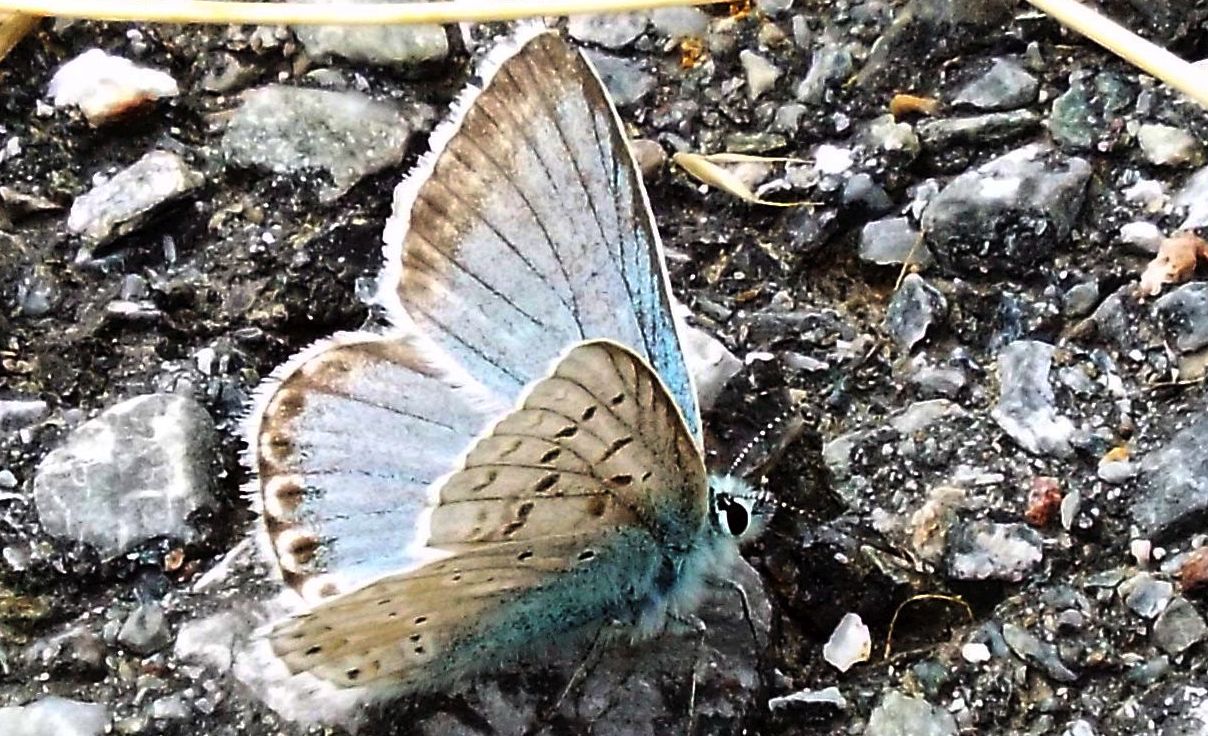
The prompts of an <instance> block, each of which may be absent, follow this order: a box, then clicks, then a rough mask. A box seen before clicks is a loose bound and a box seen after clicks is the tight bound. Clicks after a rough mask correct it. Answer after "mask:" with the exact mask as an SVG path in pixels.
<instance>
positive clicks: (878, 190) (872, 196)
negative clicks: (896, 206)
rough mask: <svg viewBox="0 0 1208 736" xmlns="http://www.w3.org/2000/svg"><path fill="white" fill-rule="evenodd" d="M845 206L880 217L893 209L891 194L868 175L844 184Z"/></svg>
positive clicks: (854, 178) (857, 177) (857, 176)
mask: <svg viewBox="0 0 1208 736" xmlns="http://www.w3.org/2000/svg"><path fill="white" fill-rule="evenodd" d="M843 205H844V206H846V207H859V208H861V209H862V210H864V211H865V212H869V213H871V214H874V215H879V214H881V213H883V212H887V211H889V210H890V209H892V208H893V200H892V199H890V197H889V194H888V193H887V192H886V191H885V190H884V189H883V188H882V187H881V185H880V184H877V182H876V180H875V179H873V178H872V177H871V176H870V175H868V174H863V173H861V174H856V175H855V176H852V177H851V178H850V179H848V180H847V181H846V182H845V183H844V184H843Z"/></svg>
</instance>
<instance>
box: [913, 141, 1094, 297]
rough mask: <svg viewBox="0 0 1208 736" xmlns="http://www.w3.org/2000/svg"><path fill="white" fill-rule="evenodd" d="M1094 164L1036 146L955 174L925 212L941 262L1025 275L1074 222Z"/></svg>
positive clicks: (924, 220) (926, 229)
mask: <svg viewBox="0 0 1208 736" xmlns="http://www.w3.org/2000/svg"><path fill="white" fill-rule="evenodd" d="M1090 177H1091V167H1090V164H1088V163H1087V162H1086V161H1085V160H1083V159H1081V158H1068V157H1065V156H1062V155H1061V154H1058V153H1056V152H1055V151H1054V150H1053V149H1052V148H1051V147H1049V146H1047V145H1045V144H1040V143H1034V144H1030V145H1027V146H1024V147H1023V148H1019V149H1017V150H1014V151H1011V152H1010V153H1007V154H1005V155H1003V156H1000V157H999V158H996V159H994V160H992V161H990V162H988V163H986V164H983V165H982V166H979V167H978V168H976V169H974V170H972V171H967V172H965V173H964V174H961V175H960V176H958V177H956V178H955V179H953V180H952V181H951V182H950V183H949V184H948V185H947V186H946V187H944V189H943V190H942V191H941V192H940V193H939V194H938V195H936V196H935V197H934V198H933V199H932V200H931V202H930V204H929V205H928V206H927V209H926V210H924V212H923V218H922V224H923V231H924V232H925V233H927V241H928V243H929V244H930V245H931V247H932V248H931V249H932V253H933V254H934V255H935V257H936V259H937V260H938V261H939V262H940V263H942V264H944V265H947V266H949V267H951V268H954V269H956V270H958V271H962V272H966V273H1006V274H1025V273H1027V272H1028V271H1029V270H1030V269H1031V267H1032V266H1034V265H1036V264H1038V263H1041V262H1043V261H1045V260H1047V259H1048V258H1049V256H1050V255H1051V254H1052V252H1053V251H1054V250H1055V249H1056V248H1057V247H1059V246H1060V245H1061V244H1062V243H1063V242H1064V241H1065V239H1066V238H1067V237H1069V234H1070V231H1071V230H1072V229H1073V227H1074V223H1075V222H1076V221H1077V218H1078V212H1079V210H1080V209H1081V208H1082V200H1083V195H1084V193H1085V190H1086V185H1087V182H1088V181H1090Z"/></svg>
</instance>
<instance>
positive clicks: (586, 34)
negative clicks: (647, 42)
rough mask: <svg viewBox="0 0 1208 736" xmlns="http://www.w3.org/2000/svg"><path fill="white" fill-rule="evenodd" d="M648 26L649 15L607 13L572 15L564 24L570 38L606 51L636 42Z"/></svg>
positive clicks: (643, 13) (641, 13)
mask: <svg viewBox="0 0 1208 736" xmlns="http://www.w3.org/2000/svg"><path fill="white" fill-rule="evenodd" d="M648 25H650V14H649V13H646V12H636V13H607V14H602V15H584V14H580V15H572V16H571V17H570V20H569V21H567V23H566V32H567V33H569V34H570V36H571V38H574V39H575V40H576V41H582V42H584V43H593V44H595V45H597V46H603V47H604V48H608V49H619V48H622V47H624V46H628V45H629V44H631V43H633V42H634V41H636V40H637V38H638V36H640V35H642V33H644V32H645V31H646V26H648Z"/></svg>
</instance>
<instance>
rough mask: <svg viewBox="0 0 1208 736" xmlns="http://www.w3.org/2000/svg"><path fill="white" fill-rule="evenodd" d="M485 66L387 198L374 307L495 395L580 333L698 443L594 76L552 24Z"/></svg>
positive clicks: (612, 118)
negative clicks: (632, 363)
mask: <svg viewBox="0 0 1208 736" xmlns="http://www.w3.org/2000/svg"><path fill="white" fill-rule="evenodd" d="M495 64H496V65H495V66H493V67H492V66H491V65H490V64H488V69H487V72H486V73H484V75H483V76H484V77H485V79H486V82H485V87H484V88H483V90H482V91H481V92H480V93H478V94H477V95H467V96H466V97H464V98H463V99H462V101H461V103H460V105H459V111H458V112H457V113H455V115H454V117H453V120H452V121H450V122H449V123H446V124H445V125H444V126H442V127H441V128H438V129H437V131H435V132H434V133H433V135H432V146H433V150H432V152H431V153H430V154H428V156H427V157H426V158H425V159H424V160H423V162H421V165H420V166H419V167H418V168H417V171H416V172H415V173H413V174H412V176H411V178H410V179H409V180H408V181H407V182H405V183H404V184H403V185H402V186H400V188H399V190H398V191H397V192H396V203H395V209H396V212H399V213H401V214H400V215H399V216H398V220H397V221H395V222H394V223H392V225H391V226H390V227H389V228H388V234H387V240H388V242H389V241H390V240H391V239H392V238H394V239H395V242H394V244H393V246H392V247H390V248H388V256H387V266H386V271H385V272H384V274H383V277H382V281H381V285H380V293H379V300H380V301H382V302H383V303H384V304H385V305H386V306H387V307H389V308H390V311H391V314H392V317H393V319H394V320H395V321H396V323H400V324H401V325H403V326H408V325H412V324H413V325H414V326H416V327H418V328H419V329H420V330H421V331H422V332H423V333H424V334H426V335H428V336H429V337H431V338H432V339H434V340H435V341H436V342H437V343H439V344H440V345H441V347H442V348H444V349H445V350H446V351H447V352H448V353H449V354H450V355H451V356H453V357H454V358H455V359H456V360H457V361H458V362H459V363H460V364H462V365H463V366H464V367H465V368H466V369H467V370H468V371H469V373H470V374H472V375H473V376H474V377H475V378H476V379H477V380H478V381H480V382H481V383H482V384H484V385H485V386H486V387H487V388H489V389H491V390H493V391H495V392H496V393H497V394H498V395H500V396H503V397H514V396H517V395H518V394H519V393H520V391H521V390H522V388H523V387H524V386H526V385H528V384H529V383H530V382H532V381H534V380H536V379H538V378H540V377H541V376H543V375H545V372H546V370H547V368H548V366H549V364H550V363H551V361H553V360H554V359H555V358H556V357H557V356H559V355H560V354H561V353H562V352H563V350H565V348H566V346H568V345H571V344H574V343H576V342H578V341H581V340H588V339H596V338H605V339H611V340H615V341H617V342H620V343H621V344H624V345H628V346H631V347H632V348H633V349H634V350H635V351H636V352H637V353H638V355H639V356H641V357H642V358H644V359H645V360H647V361H648V362H649V363H650V364H651V365H652V366H653V367H654V369H655V370H656V371H657V372H658V374H659V376H660V377H661V378H662V380H663V381H664V383H665V384H666V385H667V387H668V390H669V391H670V392H671V395H672V396H673V397H674V398H675V400H676V402H677V403H678V404H679V406H680V409H681V411H682V413H683V415H684V417H685V420H686V421H687V424H688V427H689V431H690V432H691V434H692V436H694V437H695V438H697V441H698V442H699V441H700V437H701V425H700V417H699V409H698V406H697V397H696V392H695V389H694V387H693V385H692V380H691V378H690V377H689V374H688V371H687V368H686V366H685V363H684V358H683V354H682V350H681V347H680V338H679V335H678V333H677V330H676V325H675V321H674V320H673V318H672V310H671V303H670V297H669V294H670V290H669V286H668V282H667V276H666V273H665V270H664V265H663V255H662V245H661V243H660V241H659V236H658V232H657V230H656V228H655V225H654V222H653V216H652V214H651V211H650V206H649V202H648V199H647V196H646V191H645V188H644V185H643V183H642V179H641V175H640V173H639V172H638V169H637V167H636V165H635V163H634V159H633V156H632V154H631V153H630V151H629V148H628V145H627V142H626V138H625V134H624V132H623V130H622V127H621V121H620V118H619V117H618V116H617V113H616V110H615V108H614V107H613V105H612V102H611V101H610V100H609V98H608V94H607V92H606V91H605V89H604V86H603V84H602V83H601V82H600V80H599V77H598V76H597V74H596V73H595V71H594V70H593V69H592V67H591V65H590V64H589V63H588V62H587V61H586V59H584V57H583V56H582V55H581V54H579V53H577V52H575V51H574V50H572V49H571V48H569V47H568V46H567V45H566V43H565V42H564V41H563V40H562V39H561V38H560V37H559V36H558V35H556V34H554V33H542V34H539V35H536V36H534V37H532V38H529V39H527V40H524V41H522V42H520V43H519V46H518V49H514V50H512V51H511V52H510V56H507V57H505V58H503V59H502V60H496V61H495ZM392 232H395V233H397V232H403V234H402V235H401V237H399V236H392V235H391V234H390V233H392ZM399 241H401V242H399Z"/></svg>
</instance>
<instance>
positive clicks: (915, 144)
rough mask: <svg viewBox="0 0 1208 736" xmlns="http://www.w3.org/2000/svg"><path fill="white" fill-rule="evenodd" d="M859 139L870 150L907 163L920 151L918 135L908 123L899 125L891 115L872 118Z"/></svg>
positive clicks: (920, 145)
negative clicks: (881, 152)
mask: <svg viewBox="0 0 1208 736" xmlns="http://www.w3.org/2000/svg"><path fill="white" fill-rule="evenodd" d="M860 138H861V141H862V142H863V143H864V145H866V146H868V147H869V148H871V149H874V150H877V151H883V152H885V153H887V154H898V155H900V156H903V157H905V158H906V159H907V160H908V161H913V160H914V159H915V158H916V157H917V156H918V155H919V152H920V151H921V150H922V144H921V143H920V142H919V137H918V134H916V133H915V132H914V128H913V127H911V125H910V123H900V122H898V121H897V119H895V118H894V116H893V115H882V116H880V117H878V118H873V120H871V121H870V122H869V123H868V126H867V127H866V128H864V131H863V133H862V134H861V136H860Z"/></svg>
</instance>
